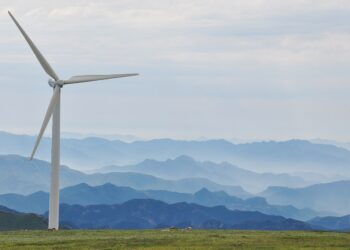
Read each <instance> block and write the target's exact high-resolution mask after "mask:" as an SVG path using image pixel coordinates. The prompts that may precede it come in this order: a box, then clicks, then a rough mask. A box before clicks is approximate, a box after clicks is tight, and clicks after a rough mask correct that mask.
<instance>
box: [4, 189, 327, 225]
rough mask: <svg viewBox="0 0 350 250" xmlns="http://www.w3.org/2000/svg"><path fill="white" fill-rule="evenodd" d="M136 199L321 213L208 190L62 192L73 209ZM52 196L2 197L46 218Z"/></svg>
mask: <svg viewBox="0 0 350 250" xmlns="http://www.w3.org/2000/svg"><path fill="white" fill-rule="evenodd" d="M133 199H154V200H159V201H163V202H166V203H168V204H174V203H178V202H187V203H196V204H199V205H203V206H206V207H213V206H219V205H223V206H225V207H227V208H229V209H231V210H242V211H259V212H261V213H264V214H269V215H280V216H283V217H285V218H292V219H297V220H303V221H304V220H308V219H311V218H314V217H316V216H322V214H321V213H318V212H316V211H313V210H311V209H296V208H295V207H293V206H277V205H274V206H273V205H270V204H268V203H267V202H266V200H265V199H264V198H260V197H254V198H248V199H240V198H237V197H234V196H230V195H228V194H227V193H225V192H223V191H217V192H211V191H209V190H207V189H205V188H203V189H201V190H199V191H198V192H196V193H194V194H190V193H176V192H170V191H164V190H135V189H132V188H129V187H118V186H115V185H112V184H104V185H101V186H94V187H93V186H89V185H87V184H84V183H82V184H79V185H76V186H72V187H67V188H64V189H62V190H61V191H60V201H61V203H65V204H69V205H75V204H76V205H82V206H87V205H99V204H105V205H114V204H122V203H124V202H126V201H130V200H133ZM48 204H49V194H48V193H45V192H42V191H40V192H36V193H33V194H30V195H26V196H24V195H19V194H3V195H0V205H3V206H6V207H8V208H11V209H15V210H17V211H20V212H27V213H28V212H31V213H37V214H43V213H44V212H46V211H47V210H48Z"/></svg>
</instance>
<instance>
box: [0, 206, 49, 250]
mask: <svg viewBox="0 0 350 250" xmlns="http://www.w3.org/2000/svg"><path fill="white" fill-rule="evenodd" d="M46 228H47V221H46V219H44V218H43V217H40V216H38V215H36V214H22V213H14V212H3V211H0V231H2V230H33V229H46ZM0 249H1V247H0Z"/></svg>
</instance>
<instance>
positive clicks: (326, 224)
mask: <svg viewBox="0 0 350 250" xmlns="http://www.w3.org/2000/svg"><path fill="white" fill-rule="evenodd" d="M308 223H310V224H312V225H315V226H318V227H323V228H327V229H330V230H336V231H350V215H345V216H342V217H333V216H327V217H316V218H314V219H312V220H309V221H308Z"/></svg>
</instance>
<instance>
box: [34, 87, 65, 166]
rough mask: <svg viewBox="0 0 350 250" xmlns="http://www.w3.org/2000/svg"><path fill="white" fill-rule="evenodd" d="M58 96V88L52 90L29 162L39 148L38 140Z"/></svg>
mask: <svg viewBox="0 0 350 250" xmlns="http://www.w3.org/2000/svg"><path fill="white" fill-rule="evenodd" d="M59 94H60V87H56V88H55V89H54V92H53V95H52V98H51V101H50V104H49V107H48V108H47V111H46V114H45V118H44V121H43V124H42V125H41V129H40V132H39V135H38V137H37V139H36V142H35V145H34V148H33V152H32V154H31V156H30V158H29V159H30V160H32V159H33V157H34V155H35V152H36V150H37V148H38V146H39V143H40V140H41V138H42V136H43V134H44V132H45V129H46V127H47V124H48V123H49V121H50V118H51V116H52V113H53V111H54V109H55V106H56V102H57V97H58V95H59Z"/></svg>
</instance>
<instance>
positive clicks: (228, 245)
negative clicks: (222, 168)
mask: <svg viewBox="0 0 350 250" xmlns="http://www.w3.org/2000/svg"><path fill="white" fill-rule="evenodd" d="M18 248H20V249H350V233H335V232H300V231H298V232H297V231H295V232H290V231H288V232H268V231H233V230H227V231H219V230H191V231H181V230H170V231H164V230H130V231H129V230H115V231H114V230H101V231H88V230H82V231H79V230H62V231H57V232H51V231H11V232H1V233H0V249H1V250H3V249H18Z"/></svg>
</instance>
